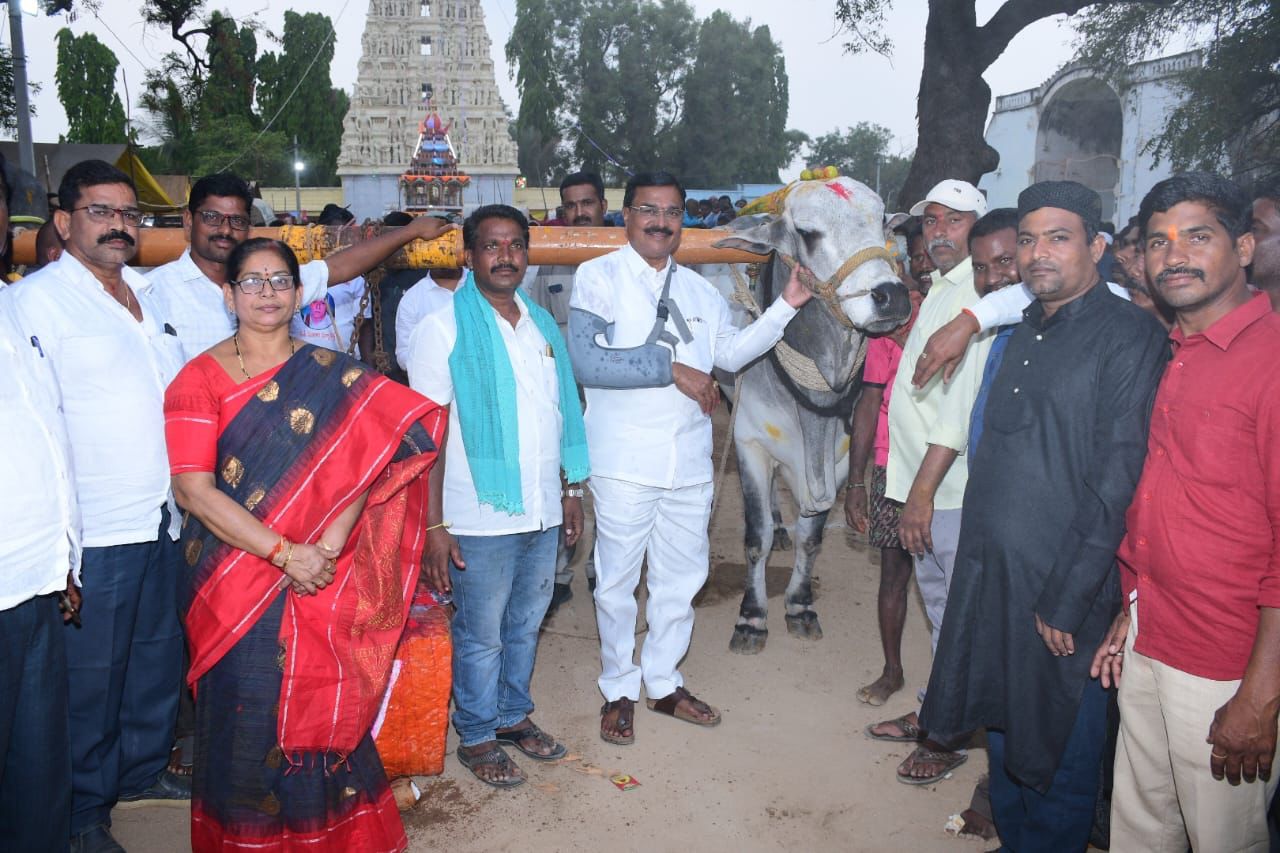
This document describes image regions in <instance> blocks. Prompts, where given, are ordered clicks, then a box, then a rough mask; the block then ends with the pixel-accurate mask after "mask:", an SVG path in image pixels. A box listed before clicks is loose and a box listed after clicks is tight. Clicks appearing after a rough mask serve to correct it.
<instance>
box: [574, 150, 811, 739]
mask: <svg viewBox="0 0 1280 853" xmlns="http://www.w3.org/2000/svg"><path fill="white" fill-rule="evenodd" d="M684 202H685V192H684V188H683V187H681V185H680V182H679V181H678V180H677V179H676V178H675V177H674V176H673V175H670V174H668V173H666V172H654V173H646V174H639V175H636V176H635V177H634V178H632V179H631V180H630V181H629V182H628V183H627V189H626V194H625V196H624V198H623V205H624V208H625V209H624V213H623V217H624V220H625V224H626V229H627V245H626V246H623V247H622V248H621V249H618V250H617V251H615V252H611V253H610V254H607V255H604V256H602V257H599V258H595V259H594V260H591V261H588V262H586V263H584V264H582V265H581V266H580V267H579V268H578V274H577V276H576V277H575V278H574V286H573V296H572V298H571V300H570V303H569V305H570V310H569V355H570V358H571V359H572V361H573V369H574V373H575V375H576V376H577V378H578V381H579V382H580V383H581V384H582V385H583V386H584V387H585V388H586V396H587V411H586V427H587V446H588V448H589V450H590V455H591V471H592V476H591V480H590V483H591V494H592V496H593V498H594V499H595V516H596V548H595V564H596V573H597V581H596V588H595V601H596V616H597V622H598V625H599V630H600V645H601V651H600V656H601V660H602V663H603V672H602V674H601V676H600V680H599V684H600V692H601V693H603V694H604V698H605V705H604V707H603V708H602V709H601V719H600V737H601V738H603V739H604V740H605V741H606V742H608V743H613V744H629V743H632V742H634V740H635V732H634V729H633V721H634V715H633V709H634V705H635V703H636V702H637V701H639V698H640V686H641V683H642V682H643V684H644V687H645V692H646V694H647V695H648V706H649V708H650V709H651V710H654V711H657V712H659V713H663V714H667V715H669V716H672V717H675V718H677V719H680V720H684V721H685V722H689V723H693V724H695V725H699V726H714V725H716V724H718V723H719V722H720V712H719V711H717V710H716V709H715V708H713V707H711V706H710V705H708V704H707V703H705V702H702V701H700V700H699V699H697V698H696V697H694V696H693V694H691V693H690V692H689V691H687V690H685V688H684V686H683V685H684V679H683V677H682V676H681V674H680V673H679V671H677V669H676V665H677V664H678V663H679V661H680V659H681V658H683V657H684V655H685V653H686V652H687V651H688V649H689V638H690V635H691V634H692V632H693V597H694V595H696V594H697V592H698V590H699V589H701V587H702V584H703V583H704V582H705V581H706V579H707V567H708V550H709V544H708V540H707V524H708V521H709V520H710V515H711V496H712V482H711V481H712V465H711V417H710V415H711V412H712V411H713V410H714V409H715V407H716V404H717V403H718V402H719V400H720V391H719V389H718V388H717V386H716V383H715V381H714V380H713V379H712V378H711V370H712V368H713V367H719V368H721V369H723V370H728V371H737V370H739V369H740V368H742V367H743V366H745V365H746V364H748V363H749V362H751V361H752V360H754V359H756V358H759V357H760V356H761V355H762V354H764V353H765V352H766V351H767V350H768V349H769V348H771V347H772V346H773V345H774V344H776V343H777V342H778V339H779V338H781V337H782V331H783V329H784V328H785V327H786V325H787V323H788V322H790V320H791V318H792V317H794V316H795V314H796V311H797V310H798V309H799V308H800V307H801V306H802V305H804V304H805V303H806V302H808V300H809V297H810V293H809V291H808V290H807V289H805V287H804V286H803V285H801V284H800V282H799V279H798V278H797V277H796V276H795V275H793V276H792V278H791V280H790V281H789V282H788V283H787V286H786V288H785V290H784V291H783V294H782V298H781V299H778V300H776V301H775V302H774V303H773V304H772V305H771V306H769V309H768V310H767V311H765V312H764V314H763V316H761V317H760V319H758V320H756V321H755V322H754V323H752V324H751V325H750V326H747V327H746V328H744V329H738V328H736V327H735V326H734V325H733V323H732V321H731V319H730V315H729V306H728V304H727V303H726V302H725V300H724V298H723V297H722V296H721V295H720V293H719V292H718V291H717V290H716V289H715V288H714V287H713V286H712V285H711V284H710V283H709V282H707V280H706V279H704V278H702V276H700V275H698V274H697V273H695V272H694V271H693V270H691V269H689V268H687V267H684V266H680V265H677V264H676V263H675V260H674V258H673V257H672V256H673V255H674V254H675V251H676V249H677V248H678V247H679V245H680V233H681V227H682V222H683V219H684ZM646 556H647V557H648V565H649V575H648V592H649V601H648V608H647V611H646V617H647V619H648V623H649V633H648V637H647V638H646V640H645V644H644V649H643V651H642V652H641V656H640V665H639V666H637V665H636V664H635V662H634V660H633V656H634V652H635V627H636V599H635V591H636V586H637V585H638V584H639V582H640V564H641V561H642V560H643V559H644V558H645V557H646Z"/></svg>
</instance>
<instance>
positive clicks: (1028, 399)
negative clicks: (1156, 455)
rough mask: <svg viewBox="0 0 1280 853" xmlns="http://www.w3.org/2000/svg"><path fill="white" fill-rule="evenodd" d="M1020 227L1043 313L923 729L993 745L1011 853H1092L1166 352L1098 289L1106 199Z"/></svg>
mask: <svg viewBox="0 0 1280 853" xmlns="http://www.w3.org/2000/svg"><path fill="white" fill-rule="evenodd" d="M1018 214H1019V224H1018V268H1019V271H1020V272H1021V274H1022V280H1023V282H1024V283H1025V284H1026V285H1027V288H1028V290H1030V292H1031V293H1032V294H1033V295H1034V296H1035V301H1034V302H1032V303H1031V304H1030V306H1029V307H1028V308H1027V309H1026V311H1025V312H1024V314H1023V320H1022V322H1021V323H1020V324H1019V325H1018V327H1017V328H1016V329H1015V331H1014V332H1013V335H1012V336H1011V337H1010V339H1009V343H1008V347H1007V349H1006V350H1005V354H1004V359H1003V361H1002V363H1001V366H1000V370H999V372H998V373H997V374H996V378H995V381H994V384H993V385H992V388H991V392H990V396H989V397H988V399H987V404H986V408H985V410H984V414H983V417H984V430H983V434H982V440H981V441H980V442H979V444H978V448H977V450H976V453H975V457H974V459H972V460H971V461H970V476H969V483H968V488H967V489H966V491H965V497H964V509H963V514H962V521H961V531H960V543H959V548H958V553H957V556H956V569H955V576H954V579H953V580H952V585H951V590H950V597H949V599H948V603H947V612H946V616H945V619H944V621H943V625H942V631H941V635H940V638H939V641H938V652H937V659H936V661H935V663H934V667H933V673H932V676H931V678H930V680H929V689H928V693H927V696H926V698H925V703H924V707H923V709H922V712H921V724H922V726H923V727H925V728H927V729H929V730H930V731H934V732H948V733H958V732H966V731H970V730H972V729H975V728H978V727H985V728H986V729H988V746H989V749H990V758H991V800H992V808H993V812H994V816H995V822H996V829H997V830H998V831H999V833H1000V837H1001V841H1002V842H1003V843H1004V845H1005V848H1006V849H1009V850H1014V851H1023V850H1053V851H1068V850H1083V849H1084V847H1085V845H1086V843H1087V841H1088V837H1089V829H1090V825H1091V823H1092V820H1093V810H1094V809H1093V807H1094V800H1095V797H1096V794H1097V782H1098V768H1099V763H1100V761H1101V754H1102V747H1103V740H1104V737H1105V714H1106V695H1105V693H1104V692H1103V690H1102V688H1101V687H1100V686H1099V685H1098V683H1097V682H1096V681H1091V680H1090V678H1089V665H1090V663H1091V659H1092V651H1093V650H1094V649H1096V648H1097V647H1098V644H1099V642H1101V640H1102V638H1103V635H1104V634H1105V632H1106V630H1107V627H1108V626H1109V625H1110V623H1111V620H1112V618H1113V617H1114V616H1115V614H1116V612H1117V610H1118V608H1119V604H1120V586H1119V580H1118V576H1117V573H1116V569H1115V565H1114V560H1115V551H1116V548H1117V547H1118V545H1119V544H1120V540H1121V537H1122V535H1123V533H1124V515H1125V511H1126V509H1128V506H1129V502H1130V499H1131V498H1132V496H1133V491H1134V488H1135V485H1136V484H1137V481H1138V476H1139V474H1140V473H1141V471H1142V463H1143V458H1144V455H1145V453H1146V436H1147V424H1148V419H1149V416H1150V410H1151V403H1152V400H1153V398H1154V395H1155V390H1156V385H1157V383H1158V382H1159V378H1160V374H1161V371H1162V369H1163V367H1164V364H1165V361H1166V360H1167V358H1168V344H1167V341H1166V336H1165V331H1164V329H1163V328H1161V327H1160V325H1159V324H1158V323H1157V322H1156V321H1155V320H1154V319H1153V318H1152V317H1151V316H1150V315H1149V314H1147V313H1146V312H1144V311H1142V310H1141V309H1139V308H1136V307H1135V306H1133V305H1131V304H1130V303H1128V302H1126V301H1125V300H1123V299H1121V298H1119V297H1117V296H1115V295H1113V294H1112V293H1111V292H1110V291H1108V289H1107V288H1106V287H1099V286H1098V285H1099V283H1100V281H1099V278H1098V273H1097V269H1096V267H1095V263H1096V261H1097V259H1098V256H1099V255H1100V254H1101V253H1102V251H1103V248H1104V246H1105V244H1104V243H1103V241H1102V238H1101V237H1099V236H1098V234H1097V226H1098V223H1099V220H1100V219H1101V201H1100V200H1099V198H1098V195H1097V194H1096V193H1095V192H1093V191H1092V190H1089V189H1087V188H1086V187H1084V186H1082V185H1080V184H1076V183H1073V182H1065V181H1053V182H1042V183H1039V184H1035V185H1033V186H1031V187H1029V188H1028V189H1026V190H1024V191H1023V193H1022V194H1021V195H1020V196H1019V198H1018Z"/></svg>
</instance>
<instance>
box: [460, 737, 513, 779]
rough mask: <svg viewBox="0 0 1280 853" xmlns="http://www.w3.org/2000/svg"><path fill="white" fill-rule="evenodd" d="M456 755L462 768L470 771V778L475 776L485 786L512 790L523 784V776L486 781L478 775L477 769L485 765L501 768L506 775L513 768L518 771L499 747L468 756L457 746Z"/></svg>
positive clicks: (509, 757)
mask: <svg viewBox="0 0 1280 853" xmlns="http://www.w3.org/2000/svg"><path fill="white" fill-rule="evenodd" d="M457 754H458V761H459V762H461V763H462V766H463V767H465V768H467V769H468V770H470V771H471V775H472V776H475V777H476V778H477V779H479V780H480V781H481V782H483V783H485V784H486V785H492V786H493V787H495V788H514V787H516V786H517V785H523V784H524V776H523V775H521V776H512V777H511V778H509V779H502V780H499V779H486V778H484V777H483V776H481V775H480V773H479V771H478V770H477V768H478V767H481V766H483V765H485V764H493V765H496V766H498V767H502V768H503V769H505V770H506V771H507V772H508V773H510V772H511V770H512V769H513V768H514V769H515V770H519V769H520V767H519V766H518V765H517V764H516V763H515V762H514V761H512V760H511V756H509V755H507V753H506V752H505V751H504V750H503V748H502V747H500V746H496V745H495V746H494V747H493V748H492V749H486V750H485V751H484V752H480V753H476V754H475V755H471V754H468V753H467V751H466V750H464V749H463V748H462V747H461V746H459V747H458V753H457Z"/></svg>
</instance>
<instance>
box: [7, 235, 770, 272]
mask: <svg viewBox="0 0 1280 853" xmlns="http://www.w3.org/2000/svg"><path fill="white" fill-rule="evenodd" d="M382 232H383V226H381V225H370V226H367V227H351V226H348V227H345V228H339V227H325V226H320V225H286V226H283V227H281V228H254V229H253V230H252V232H251V234H250V236H252V237H270V238H272V239H277V240H283V241H284V242H286V243H288V244H289V245H290V246H292V247H293V250H294V251H295V252H297V253H298V260H299V261H300V262H302V263H306V262H307V261H311V260H315V259H316V258H323V257H325V256H326V255H330V254H332V253H334V252H337V251H339V250H341V249H344V248H346V247H347V246H350V245H351V244H352V243H355V242H357V241H359V240H362V239H367V238H369V237H375V236H377V235H378V234H381V233H382ZM726 236H727V232H724V231H715V230H707V229H702V228H691V229H686V230H685V232H684V234H683V236H682V237H681V239H680V249H679V251H677V252H676V261H677V262H678V263H681V264H730V263H758V262H760V261H763V260H764V259H765V256H763V255H755V254H752V253H750V252H744V251H742V250H740V249H717V248H715V247H714V246H713V245H712V244H713V243H715V242H716V241H717V240H721V239H724V238H725V237H726ZM626 242H627V233H626V230H625V229H622V228H558V227H534V228H531V229H530V230H529V263H531V264H541V265H546V264H565V265H577V264H580V263H582V262H583V261H587V260H590V259H591V258H594V257H598V256H600V255H603V254H606V253H608V252H612V251H613V250H614V249H618V248H621V247H622V246H624V245H625V244H626ZM35 246H36V232H35V230H34V229H32V230H30V231H24V232H23V233H21V234H19V235H18V236H17V237H16V238H15V239H14V241H13V259H14V263H16V264H30V263H34V262H35V257H36V248H35ZM186 248H187V240H186V238H185V237H184V236H183V231H182V229H181V228H143V229H140V230H139V232H138V253H137V254H136V255H134V258H133V260H132V261H131V263H132V264H133V265H134V266H140V267H158V266H161V265H162V264H167V263H169V262H170V261H173V260H177V258H178V257H179V256H180V255H181V254H182V252H183V251H184V250H185V249H186ZM383 266H384V267H385V268H387V269H432V268H457V267H460V266H462V231H460V230H456V231H450V232H449V233H447V234H445V235H443V236H442V237H439V238H437V239H435V240H431V241H423V240H415V241H414V242H412V243H410V244H409V245H408V246H405V247H404V248H403V249H401V250H400V251H398V252H396V253H395V254H394V255H392V256H391V257H390V258H388V259H387V260H386V261H385V262H384V263H383Z"/></svg>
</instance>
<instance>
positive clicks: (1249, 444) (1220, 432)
mask: <svg viewBox="0 0 1280 853" xmlns="http://www.w3.org/2000/svg"><path fill="white" fill-rule="evenodd" d="M1182 417H1183V418H1185V419H1186V421H1187V425H1186V435H1187V439H1186V447H1185V453H1186V458H1187V459H1188V460H1189V464H1188V465H1186V470H1185V471H1182V472H1180V473H1182V474H1183V475H1184V476H1186V477H1187V478H1188V479H1190V480H1194V481H1195V482H1197V483H1203V484H1205V485H1211V486H1220V487H1222V486H1228V487H1229V486H1234V485H1236V484H1237V483H1238V481H1239V476H1240V474H1239V472H1240V470H1241V468H1242V467H1243V468H1245V469H1246V470H1256V465H1255V464H1252V463H1251V464H1247V465H1246V464H1244V463H1246V462H1247V461H1249V460H1253V462H1256V460H1257V449H1256V443H1255V442H1256V436H1255V432H1256V429H1255V425H1254V423H1253V421H1252V420H1251V419H1250V418H1248V417H1246V416H1245V415H1243V414H1241V413H1240V412H1236V411H1232V410H1231V409H1225V408H1194V409H1190V410H1188V411H1186V412H1184V413H1183V415H1182Z"/></svg>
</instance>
